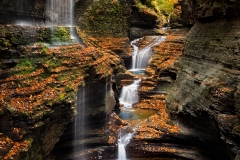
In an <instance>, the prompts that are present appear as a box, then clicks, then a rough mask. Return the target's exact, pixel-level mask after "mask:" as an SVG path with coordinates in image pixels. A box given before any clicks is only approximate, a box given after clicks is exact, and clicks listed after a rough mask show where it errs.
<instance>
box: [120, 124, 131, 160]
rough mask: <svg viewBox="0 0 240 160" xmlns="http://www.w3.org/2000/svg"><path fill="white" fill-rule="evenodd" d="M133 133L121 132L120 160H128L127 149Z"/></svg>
mask: <svg viewBox="0 0 240 160" xmlns="http://www.w3.org/2000/svg"><path fill="white" fill-rule="evenodd" d="M132 137H133V133H126V132H124V130H123V129H121V130H120V131H119V136H118V160H126V159H127V154H126V150H125V147H126V146H127V145H128V144H129V143H130V140H131V139H132Z"/></svg>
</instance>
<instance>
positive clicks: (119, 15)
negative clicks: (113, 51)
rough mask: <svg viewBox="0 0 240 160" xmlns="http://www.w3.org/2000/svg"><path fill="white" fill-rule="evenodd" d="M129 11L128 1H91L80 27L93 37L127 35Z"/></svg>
mask: <svg viewBox="0 0 240 160" xmlns="http://www.w3.org/2000/svg"><path fill="white" fill-rule="evenodd" d="M130 11H131V10H130V5H129V2H126V1H125V0H118V1H114V2H112V1H108V0H99V1H97V2H93V4H92V5H91V8H89V10H88V12H86V14H85V15H84V17H83V21H82V24H81V25H80V29H81V30H83V31H85V32H86V34H88V35H92V36H94V37H103V36H111V37H127V36H128V25H129V19H130Z"/></svg>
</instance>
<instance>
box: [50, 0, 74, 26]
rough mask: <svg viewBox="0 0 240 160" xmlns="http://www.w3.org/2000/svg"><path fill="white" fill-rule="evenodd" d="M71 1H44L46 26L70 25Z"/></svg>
mask: <svg viewBox="0 0 240 160" xmlns="http://www.w3.org/2000/svg"><path fill="white" fill-rule="evenodd" d="M71 1H72V0H70V1H69V0H47V1H46V15H47V17H46V25H47V26H55V25H61V26H68V25H70V24H71V18H72V17H71V14H72V13H71V10H72V9H71V7H72V6H71V3H72V2H71Z"/></svg>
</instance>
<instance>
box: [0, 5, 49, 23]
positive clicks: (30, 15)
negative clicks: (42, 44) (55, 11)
mask: <svg viewBox="0 0 240 160" xmlns="http://www.w3.org/2000/svg"><path fill="white" fill-rule="evenodd" d="M44 19H45V1H44V0H34V1H28V0H18V1H14V0H2V1H0V23H1V24H15V23H18V22H27V23H29V24H35V23H38V24H42V23H43V22H44Z"/></svg>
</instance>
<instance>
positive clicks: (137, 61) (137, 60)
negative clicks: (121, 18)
mask: <svg viewBox="0 0 240 160" xmlns="http://www.w3.org/2000/svg"><path fill="white" fill-rule="evenodd" d="M165 39H166V36H161V37H159V36H156V37H155V38H154V40H153V41H152V42H151V43H150V44H149V45H147V46H146V47H144V48H143V49H141V50H139V48H138V46H137V45H136V44H137V42H138V41H139V40H140V39H135V40H133V41H132V42H131V45H132V46H133V49H134V51H133V54H132V69H131V70H145V68H146V67H147V65H148V61H149V59H150V58H151V57H152V55H153V51H152V47H153V46H154V45H157V44H159V43H161V42H163V41H164V40H165Z"/></svg>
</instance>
